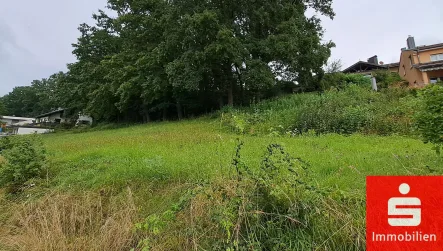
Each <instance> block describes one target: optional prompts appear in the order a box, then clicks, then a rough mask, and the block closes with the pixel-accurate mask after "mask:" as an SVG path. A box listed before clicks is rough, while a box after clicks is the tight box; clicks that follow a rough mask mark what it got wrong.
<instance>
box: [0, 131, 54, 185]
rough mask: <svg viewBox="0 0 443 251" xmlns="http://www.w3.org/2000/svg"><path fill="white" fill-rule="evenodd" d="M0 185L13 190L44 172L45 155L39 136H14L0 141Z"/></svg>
mask: <svg viewBox="0 0 443 251" xmlns="http://www.w3.org/2000/svg"><path fill="white" fill-rule="evenodd" d="M0 142H1V143H0V146H1V149H2V151H1V155H2V156H3V158H4V162H2V163H0V185H3V186H10V187H11V188H12V189H13V190H15V189H17V188H18V187H20V186H22V185H23V184H24V183H26V182H27V181H28V180H30V179H32V178H37V177H40V176H42V175H43V174H44V171H45V170H46V155H45V149H44V147H43V143H42V141H41V139H40V138H39V136H37V135H32V136H14V137H8V138H5V139H1V141H0Z"/></svg>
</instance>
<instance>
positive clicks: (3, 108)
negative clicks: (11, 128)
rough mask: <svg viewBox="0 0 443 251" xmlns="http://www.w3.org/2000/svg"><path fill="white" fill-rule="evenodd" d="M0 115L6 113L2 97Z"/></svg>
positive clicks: (0, 99)
mask: <svg viewBox="0 0 443 251" xmlns="http://www.w3.org/2000/svg"><path fill="white" fill-rule="evenodd" d="M1 115H3V116H4V115H8V112H7V111H6V107H5V104H4V103H3V100H2V98H0V116H1Z"/></svg>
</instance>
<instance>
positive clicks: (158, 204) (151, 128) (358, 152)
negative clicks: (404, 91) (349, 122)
mask: <svg viewBox="0 0 443 251" xmlns="http://www.w3.org/2000/svg"><path fill="white" fill-rule="evenodd" d="M43 141H44V144H45V146H46V149H47V152H48V159H49V164H50V168H49V174H50V177H49V179H48V181H46V180H45V181H41V182H40V183H37V184H38V185H37V188H34V190H29V191H27V192H26V194H25V195H26V196H29V197H30V198H34V199H38V197H39V196H41V194H42V193H43V194H51V193H55V192H59V193H68V194H72V193H73V194H82V193H85V192H86V193H87V192H93V193H96V192H100V193H102V192H103V193H106V194H110V195H111V196H118V195H119V194H121V193H122V192H124V191H125V189H126V188H127V187H130V188H131V190H132V191H133V192H134V201H135V204H136V206H137V209H138V213H139V219H140V220H142V219H144V218H146V217H147V216H149V215H151V214H153V213H157V214H158V213H163V212H165V211H167V210H169V208H171V206H173V205H175V204H176V203H177V202H178V201H180V199H181V198H182V197H183V195H184V194H185V193H186V192H187V191H190V190H192V189H195V188H198V187H200V186H201V187H206V189H209V190H210V191H209V192H206V193H207V194H208V195H207V197H208V198H209V197H211V196H214V198H216V196H215V195H214V194H216V191H215V190H216V187H217V186H216V185H214V184H220V181H221V183H224V182H227V183H228V180H233V178H230V177H232V175H233V173H234V169H233V167H232V160H233V157H234V155H235V149H236V146H237V145H238V142H239V141H242V142H244V147H243V148H242V151H241V160H242V161H243V162H244V164H246V165H247V166H249V167H250V168H253V169H254V168H258V167H259V165H260V163H261V161H262V160H263V156H264V154H265V152H266V147H267V146H268V145H269V144H272V143H277V144H280V145H282V146H283V147H284V149H285V150H286V152H287V153H289V154H290V155H291V156H293V157H298V158H301V159H303V160H304V161H306V162H308V163H309V169H310V171H309V178H310V179H309V180H310V182H311V185H313V186H315V187H318V188H319V189H322V190H324V191H326V190H327V191H331V193H330V194H329V195H326V197H327V198H326V197H325V198H321V197H316V196H314V197H307V198H305V199H306V201H305V202H306V203H307V204H308V205H311V206H310V207H312V205H315V206H314V207H313V211H312V212H310V214H309V215H308V216H307V217H308V218H309V219H310V220H309V222H310V224H311V225H310V227H308V228H306V229H304V228H301V229H298V230H294V231H296V232H291V233H286V234H285V233H284V232H282V233H280V232H279V231H280V230H278V226H273V227H274V228H275V229H274V228H272V229H271V230H269V231H271V232H267V233H269V234H271V235H273V236H276V238H277V240H278V238H280V237H282V238H285V240H289V241H287V243H289V244H288V245H290V246H289V247H288V248H287V250H312V248H314V247H315V248H317V250H326V249H328V250H362V247H363V244H362V243H359V244H358V245H357V244H355V243H356V240H359V241H361V240H364V198H365V178H366V176H368V175H438V174H442V173H443V158H441V157H438V156H437V155H436V154H435V152H434V151H433V150H432V146H431V145H426V144H424V143H422V142H421V141H420V140H417V139H413V138H408V137H403V136H376V135H362V134H352V135H349V136H344V135H338V134H325V135H320V136H315V135H309V134H304V135H302V136H296V137H289V136H260V137H259V136H251V135H237V134H234V133H231V132H228V131H227V130H226V129H225V128H224V127H223V126H222V124H221V123H220V120H219V119H211V118H200V119H197V120H189V121H181V122H164V123H152V124H147V125H138V126H131V127H125V128H119V129H112V130H102V131H91V132H84V133H72V132H62V133H55V134H51V135H45V136H43ZM211 182H214V184H212V183H211ZM205 184H206V185H205ZM40 186H41V188H40ZM207 186H209V188H208V187H207ZM203 189H204V188H203ZM33 194H34V195H35V196H33ZM342 195H343V196H342ZM337 196H338V197H337ZM0 197H1V196H0ZM205 198H206V197H205ZM334 198H338V199H337V200H338V201H339V202H337V203H338V204H337V205H335V207H336V208H335V211H334V213H333V214H332V216H331V215H330V213H327V210H329V209H328V207H329V206H332V205H333V204H330V203H329V202H328V200H330V199H334ZM0 199H1V198H0ZM234 201H235V200H234ZM216 202H217V200H216V199H215V200H214V201H211V203H216ZM194 204H196V205H194ZM194 204H193V205H194V207H195V208H197V211H198V208H199V207H198V203H196V202H195V203H194ZM209 205H210V206H209V209H208V208H206V210H208V211H211V212H212V213H213V216H214V215H218V214H217V212H218V211H217V210H220V205H218V206H216V205H214V206H213V209H211V208H212V206H211V204H210V203H209ZM5 207H6V208H3V209H4V210H5V212H6V214H5V213H4V212H3V213H1V214H0V229H1V226H2V224H1V221H5V219H6V218H8V217H9V215H11V214H12V212H11V210H13V209H12V208H17V206H15V207H10V208H8V206H5ZM195 208H194V209H195ZM221 208H222V209H223V207H221ZM8 210H9V214H8ZM223 210H227V209H226V208H225V209H223ZM223 210H222V212H224V211H223ZM325 210H326V211H325ZM201 211H205V210H203V209H202V210H201ZM183 214H184V215H185V217H184V218H183V215H182V216H180V217H179V218H178V219H179V220H176V221H174V222H172V223H170V224H171V226H170V228H166V229H168V231H169V232H164V233H162V234H161V238H160V237H159V236H154V237H150V238H151V239H149V240H150V243H154V244H155V245H157V244H158V245H160V247H158V250H170V249H178V250H184V249H185V248H184V247H183V243H182V242H180V240H178V239H179V238H178V237H177V236H181V237H182V238H185V239H186V238H189V236H188V235H186V234H189V231H191V236H193V235H197V236H203V237H201V238H202V239H199V240H200V241H201V242H202V244H201V245H203V246H204V243H206V244H207V246H206V250H212V249H213V248H214V247H213V246H211V245H212V244H213V243H214V242H215V241H216V239H215V238H218V239H217V241H220V238H222V239H223V238H226V237H223V236H221V237H214V236H209V237H207V236H206V235H204V234H207V232H208V231H207V228H208V229H212V230H213V228H209V227H208V224H209V223H208V222H206V223H205V222H204V221H203V223H195V222H194V223H193V224H194V225H193V226H194V227H193V228H189V229H194V230H189V229H188V230H185V229H186V227H188V226H189V225H188V224H189V222H187V221H186V217H188V216H189V215H187V214H186V213H183ZM222 215H223V214H222ZM228 215H230V214H228ZM213 216H211V217H212V218H211V219H212V220H214V219H217V218H214V217H215V216H214V217H213ZM2 219H3V220H2ZM328 219H329V220H328ZM234 223H235V222H234ZM198 224H200V226H198ZM195 225H197V226H198V227H200V228H201V229H202V230H201V231H200V232H198V231H197V230H195V229H199V228H198V227H195ZM209 226H211V225H210V224H209ZM178 229H183V232H181V230H178ZM215 229H217V228H215ZM257 229H260V227H258V228H257ZM186 231H187V232H186ZM192 231H196V232H192ZM213 231H215V230H213ZM217 231H218V230H217ZM217 231H216V232H217ZM1 232H2V231H0V242H1V237H2V236H1V235H2V233H1ZM354 232H355V236H357V237H355V238H354V237H353V236H354V234H353V233H354ZM350 233H351V234H350ZM192 234H193V235H192ZM332 235H333V238H329V237H330V236H332ZM183 236H185V237H183ZM205 236H206V237H205ZM215 236H218V235H215ZM177 238H178V239H177ZM205 238H206V239H205ZM282 240H283V239H282ZM159 243H164V244H159ZM315 243H317V244H315ZM319 243H320V244H321V243H323V244H322V245H320V244H319ZM154 244H152V245H154ZM161 245H163V249H162V246H161ZM313 245H314V246H313ZM316 245H317V246H316ZM0 247H1V244H0ZM188 248H189V246H188ZM202 249H203V248H202Z"/></svg>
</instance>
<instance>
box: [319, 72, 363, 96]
mask: <svg viewBox="0 0 443 251" xmlns="http://www.w3.org/2000/svg"><path fill="white" fill-rule="evenodd" d="M351 84H355V85H360V86H366V87H370V86H371V79H370V78H369V77H367V76H364V75H361V74H344V73H341V72H336V73H330V74H326V75H325V76H324V77H323V79H322V80H321V81H320V86H321V89H322V90H324V91H326V90H330V89H332V88H336V89H339V90H341V89H344V88H346V87H347V86H349V85H351Z"/></svg>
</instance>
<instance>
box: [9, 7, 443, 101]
mask: <svg viewBox="0 0 443 251" xmlns="http://www.w3.org/2000/svg"><path fill="white" fill-rule="evenodd" d="M105 6H106V0H39V1H35V0H15V1H11V0H0V96H2V95H4V94H6V93H8V92H10V91H12V89H13V87H15V86H22V85H29V84H30V83H31V81H32V80H34V79H41V78H46V77H48V76H50V75H51V74H53V73H55V72H58V71H64V70H66V64H67V63H70V62H74V61H75V58H74V56H73V55H72V54H71V52H72V47H71V44H72V43H74V42H75V41H76V39H77V37H78V36H79V32H78V30H77V27H78V25H79V24H80V23H83V22H87V23H91V20H92V19H91V15H92V13H93V12H97V10H98V9H102V8H104V7H105ZM333 6H334V10H335V12H336V14H337V15H336V17H335V19H334V20H328V19H323V20H324V22H323V26H324V28H325V29H326V34H325V40H332V41H334V42H335V43H336V45H337V47H336V48H335V49H333V54H332V59H341V60H342V62H343V66H344V68H346V67H347V66H349V65H352V64H353V63H355V62H357V61H358V60H366V59H367V58H369V57H371V56H373V55H378V57H379V61H384V62H385V63H391V62H397V61H398V60H399V57H400V49H401V48H402V47H406V38H407V37H408V35H413V36H415V39H416V44H417V45H423V44H433V43H441V42H443V32H442V27H443V11H442V10H443V1H442V0H420V1H417V0H335V1H334V4H333Z"/></svg>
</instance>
